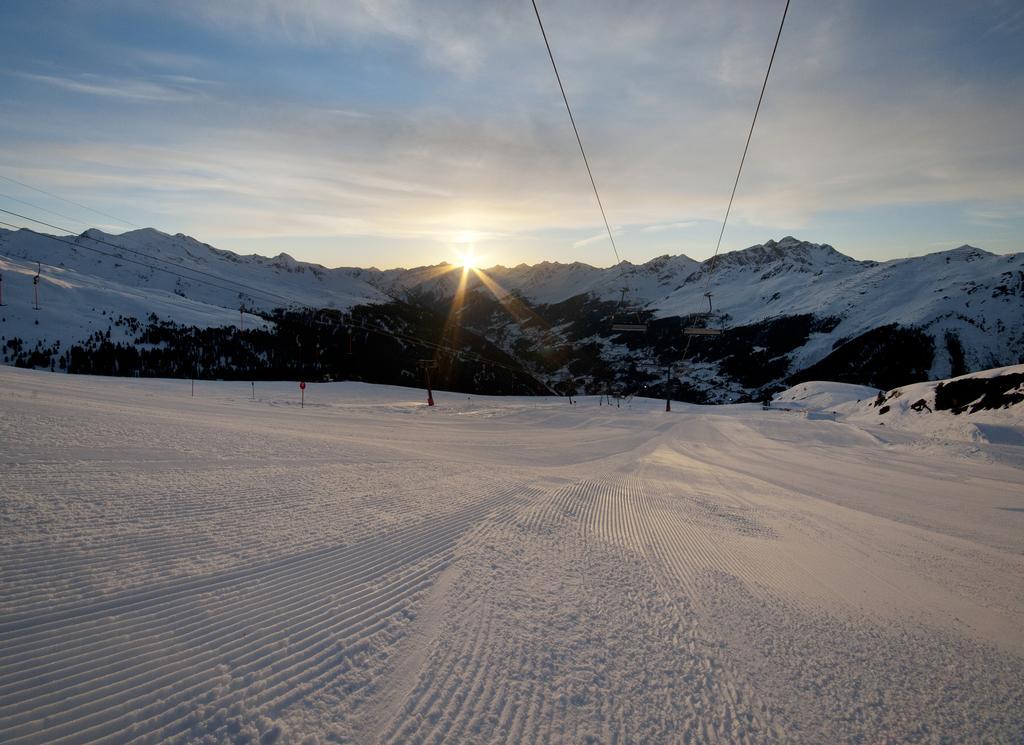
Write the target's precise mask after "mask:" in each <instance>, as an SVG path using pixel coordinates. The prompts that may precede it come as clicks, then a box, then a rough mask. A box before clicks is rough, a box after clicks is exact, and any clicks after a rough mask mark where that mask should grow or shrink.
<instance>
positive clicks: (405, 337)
mask: <svg viewBox="0 0 1024 745" xmlns="http://www.w3.org/2000/svg"><path fill="white" fill-rule="evenodd" d="M0 211H5V210H0ZM24 219H31V218H24ZM0 225H2V226H4V227H8V228H13V229H15V230H19V229H24V230H29V231H30V232H32V233H34V234H35V235H38V236H40V237H43V238H49V239H50V240H53V241H57V242H58V243H63V244H65V245H68V246H71V247H73V248H82V249H85V250H86V251H92V252H93V253H97V254H100V255H101V256H106V257H108V258H111V259H117V260H118V261H124V262H127V263H131V264H136V265H139V266H144V267H147V268H149V269H153V270H155V271H160V272H166V273H167V274H171V275H174V276H176V277H180V278H181V279H185V280H189V281H192V282H197V283H199V284H204V285H208V286H210V287H215V288H217V289H221V290H227V291H228V292H237V289H236V288H233V287H225V286H224V285H219V284H216V283H214V282H210V281H208V280H203V279H198V278H196V277H189V276H186V275H183V274H179V273H178V272H175V271H171V270H170V269H166V268H164V267H161V266H154V265H153V264H149V263H146V262H144V261H139V260H137V259H130V258H127V257H124V256H115V255H113V254H109V253H107V252H106V251H101V250H100V249H98V248H94V247H91V246H84V245H82V244H79V243H75V242H74V241H70V240H67V239H65V238H61V237H60V236H55V235H49V234H47V233H39V232H37V231H35V230H32V229H31V228H23V227H22V226H20V225H15V224H13V223H9V222H5V221H2V220H0ZM57 229H58V230H62V229H63V228H57ZM109 245H113V244H109ZM114 247H115V248H120V247H119V246H114ZM142 255H143V256H148V255H147V254H142ZM150 258H152V257H150ZM37 263H40V264H41V262H37ZM46 266H47V267H49V268H51V269H60V268H61V267H58V266H56V265H54V264H46ZM179 268H182V269H184V268H186V267H179ZM210 276H216V275H210ZM239 286H241V287H246V288H247V289H249V290H250V291H251V294H252V295H254V296H259V295H262V296H263V297H264V298H266V299H269V298H271V297H273V298H275V300H274V302H277V301H279V300H284V301H285V302H286V303H288V304H290V305H294V306H299V307H309V306H308V305H307V304H306V303H301V302H298V301H296V300H294V299H292V298H288V297H285V296H284V295H279V294H277V293H270V292H268V291H266V290H258V289H256V288H253V287H248V286H247V285H239ZM320 325H326V324H320ZM348 325H350V326H351V327H352V328H357V329H360V330H362V331H367V332H370V333H374V334H378V335H381V336H387V337H390V338H393V339H396V340H400V341H405V342H409V343H411V344H417V345H420V346H422V347H425V348H427V349H431V350H434V351H443V352H451V353H454V354H462V355H463V356H465V357H469V358H470V359H473V360H474V361H477V362H480V363H486V364H488V365H492V366H494V367H500V368H502V369H505V370H509V371H511V372H517V373H522V374H525V375H526V376H528V377H529V378H531V379H533V380H536V381H537V382H539V383H541V384H542V385H545V384H544V383H543V382H542V381H539V380H537V378H536V377H535V374H534V373H532V372H530V371H529V370H527V369H526V368H525V367H523V366H518V367H517V366H512V365H506V364H504V363H501V362H496V361H494V360H492V359H490V358H488V357H484V356H483V355H480V354H477V353H476V352H465V351H462V350H457V349H455V348H453V347H449V346H446V345H443V344H438V343H436V342H432V341H429V340H427V339H423V338H421V337H418V336H414V335H410V334H400V333H396V332H393V331H387V330H385V329H381V328H376V327H372V326H367V325H365V324H363V323H354V322H353V323H350V324H348ZM545 387H548V386H546V385H545ZM548 390H550V388H548Z"/></svg>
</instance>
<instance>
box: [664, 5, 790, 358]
mask: <svg viewBox="0 0 1024 745" xmlns="http://www.w3.org/2000/svg"><path fill="white" fill-rule="evenodd" d="M789 2H790V0H786V5H785V7H784V8H783V9H782V20H781V21H779V30H778V32H777V33H776V34H775V45H774V46H773V47H772V56H771V57H770V58H769V59H768V69H767V70H765V73H764V81H763V82H762V83H761V93H760V95H758V97H757V106H756V107H755V108H754V117H753V119H751V121H750V130H749V131H748V132H747V141H746V143H745V144H744V145H743V155H741V156H740V165H739V168H737V169H736V179H735V180H734V181H733V184H732V193H731V194H730V195H729V204H728V206H727V207H726V208H725V217H724V218H723V220H722V229H721V230H720V231H719V232H718V242H717V243H716V244H715V253H714V254H712V256H711V261H710V263H709V265H708V273H707V278H706V279H705V281H704V295H705V296H708V291H709V290H710V288H711V275H712V274H714V273H715V267H716V266H717V262H718V252H719V250H721V248H722V236H724V235H725V226H726V224H727V223H728V222H729V213H730V212H732V203H733V200H734V199H735V198H736V189H737V188H738V187H739V184H740V174H742V173H743V164H744V163H745V162H746V160H747V151H748V150H749V149H750V140H751V138H752V137H753V136H754V125H755V124H757V115H758V113H760V111H761V102H762V101H763V100H764V92H765V90H766V89H767V87H768V76H769V75H771V72H772V63H774V62H775V53H776V52H777V51H778V50H779V40H780V39H781V38H782V27H783V26H785V25H786V14H787V13H788V12H789ZM709 307H710V299H709ZM692 341H693V337H692V336H687V337H686V345H685V346H684V347H683V357H682V361H683V364H684V365H685V363H686V357H687V354H688V353H689V351H690V343H691V342H692Z"/></svg>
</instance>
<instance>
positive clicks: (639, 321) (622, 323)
mask: <svg viewBox="0 0 1024 745" xmlns="http://www.w3.org/2000/svg"><path fill="white" fill-rule="evenodd" d="M627 292H629V288H628V287H623V288H622V295H621V296H620V297H619V304H618V305H617V306H615V313H614V314H613V315H612V331H632V332H644V331H647V324H646V323H644V320H643V315H642V313H641V310H640V308H639V307H636V306H632V307H631V306H629V305H627V304H626V293H627Z"/></svg>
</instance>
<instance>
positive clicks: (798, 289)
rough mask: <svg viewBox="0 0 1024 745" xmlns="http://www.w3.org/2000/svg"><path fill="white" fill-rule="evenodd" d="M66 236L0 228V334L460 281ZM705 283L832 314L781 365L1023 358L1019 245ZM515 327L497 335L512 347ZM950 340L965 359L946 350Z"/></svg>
mask: <svg viewBox="0 0 1024 745" xmlns="http://www.w3.org/2000/svg"><path fill="white" fill-rule="evenodd" d="M61 241H64V242H61ZM61 241H55V240H54V239H53V238H52V237H46V236H42V235H39V234H36V233H33V232H31V231H27V230H21V231H16V232H12V231H7V230H0V273H3V274H4V276H5V280H6V281H5V285H4V299H5V302H6V303H7V307H5V308H3V309H2V312H0V318H2V319H3V320H2V321H0V335H2V336H5V337H7V338H10V337H20V338H21V339H23V340H24V341H25V342H26V347H27V348H29V349H31V348H32V347H34V346H35V344H36V343H37V342H43V345H44V346H48V345H51V344H53V343H55V342H57V341H60V342H61V344H62V345H63V347H64V348H67V347H69V346H71V345H72V344H75V343H81V342H82V341H84V340H85V339H86V338H87V337H88V336H90V335H91V334H92V333H94V332H96V331H100V332H105V331H106V329H107V328H108V326H109V325H110V318H111V317H114V318H116V317H118V316H119V315H124V316H131V317H134V318H137V319H139V320H141V321H144V320H145V319H146V318H148V316H149V314H150V313H156V314H157V316H158V317H159V318H160V319H161V320H170V321H176V322H178V323H182V324H187V325H192V324H196V325H211V326H212V325H216V326H226V325H231V324H233V323H235V322H236V321H237V317H238V316H237V313H238V308H239V307H240V305H244V306H245V307H247V308H251V309H263V310H269V309H272V308H274V307H282V306H286V305H294V304H299V305H305V306H309V307H316V308H336V309H339V310H347V309H349V308H351V307H353V306H357V305H364V304H377V303H387V302H390V301H391V300H393V299H395V298H399V299H404V300H412V301H416V300H423V299H426V300H430V299H434V300H437V301H438V302H443V301H447V300H448V299H449V298H451V297H452V296H453V295H454V294H455V292H456V290H457V288H458V286H459V284H460V280H461V279H462V272H461V271H460V270H458V269H457V268H455V267H451V266H448V265H437V266H427V267H418V268H414V269H408V270H406V269H389V270H386V271H381V270H378V269H357V268H349V267H340V268H334V269H328V268H326V267H323V266H320V265H317V264H310V263H306V262H301V261H296V260H295V259H294V258H292V257H290V256H288V255H287V254H280V255H278V256H276V257H274V258H266V257H262V256H255V255H253V256H240V255H238V254H235V253H232V252H230V251H223V250H220V249H217V248H214V247H212V246H209V245H207V244H205V243H201V242H199V241H197V240H195V239H193V238H190V237H188V236H184V235H180V234H179V235H167V234H165V233H161V232H159V231H156V230H153V229H143V230H136V231H131V232H128V233H124V234H122V235H117V236H114V235H108V234H105V233H102V232H100V231H98V230H92V231H88V232H87V233H85V234H83V235H82V236H65V237H62V238H61ZM68 242H70V243H72V244H74V245H68ZM114 246H123V247H124V249H123V250H119V249H117V248H114ZM90 249H96V250H98V251H100V252H101V253H102V254H116V256H113V257H112V256H109V255H108V256H104V255H101V253H97V252H96V250H90ZM145 257H156V260H157V264H158V265H159V266H162V267H167V268H170V269H172V270H174V271H177V272H179V273H181V274H183V275H185V276H186V277H192V278H193V279H184V278H182V277H176V276H174V275H172V274H168V273H167V272H164V271H156V270H154V269H151V268H148V267H146V266H141V265H139V264H137V263H132V261H136V260H138V261H143V262H146V263H153V261H152V260H151V259H149V258H145ZM37 261H41V262H43V263H44V271H43V273H42V282H41V287H40V300H41V305H42V307H43V311H42V313H41V314H40V313H37V312H35V311H33V310H32V303H31V298H32V294H31V289H32V288H31V286H30V284H26V282H30V281H31V275H34V274H35V268H36V263H35V262H37ZM705 269H706V264H704V265H702V264H701V263H699V262H697V261H694V260H693V259H690V258H689V257H686V256H682V255H680V256H661V257H658V258H655V259H652V260H651V261H648V262H646V263H644V264H641V265H633V264H630V263H628V262H623V263H622V264H620V265H617V266H612V267H607V268H598V267H593V266H589V265H587V264H583V263H579V262H577V263H572V264H559V263H555V262H542V263H539V264H536V265H533V266H529V265H526V264H521V265H519V266H515V267H504V266H496V267H491V268H490V269H488V270H486V272H487V274H488V276H489V277H491V278H492V280H493V281H490V282H488V283H484V282H482V281H481V280H480V279H479V278H478V277H477V276H476V275H475V274H473V273H470V274H469V275H467V277H466V279H467V287H468V290H469V291H470V292H480V293H484V294H486V295H487V296H490V295H491V293H498V294H501V293H502V292H503V291H504V292H506V293H517V294H520V295H522V296H523V297H525V298H526V299H528V300H529V301H531V302H532V303H534V304H538V303H539V304H555V303H560V302H562V301H565V300H568V299H569V298H572V297H576V296H579V295H581V294H583V293H589V294H590V295H591V296H593V297H596V298H599V299H602V300H605V301H610V302H617V301H619V299H620V297H621V295H620V293H621V289H622V288H623V286H625V287H626V288H627V289H628V294H627V298H626V302H627V304H629V305H630V306H634V305H635V306H638V307H642V308H644V309H646V310H649V311H651V312H652V313H653V315H654V316H655V317H657V318H664V317H668V316H676V315H678V316H683V317H687V316H689V315H691V314H693V313H695V312H699V311H703V310H705V309H706V302H707V301H706V299H705V298H704V295H703V293H704V288H705V281H706V279H707V276H706V274H705ZM193 270H197V271H199V272H203V273H204V274H196V271H193ZM210 283H213V285H211V284H210ZM238 283H241V284H238ZM241 285H244V286H241ZM248 288H251V289H248ZM710 289H711V292H712V294H713V302H714V308H715V310H716V312H719V313H722V314H725V315H726V318H725V319H724V323H723V325H724V326H725V328H726V329H729V328H734V327H738V326H743V325H747V324H754V323H760V322H763V321H767V320H772V319H778V318H780V317H786V316H793V315H799V314H812V315H814V316H815V317H817V318H818V319H835V325H834V327H829V330H828V331H822V332H816V333H812V334H810V337H809V338H808V339H806V340H803V339H796V340H794V343H795V348H794V349H792V351H791V352H787V354H789V355H790V357H791V359H790V363H791V364H790V372H791V373H792V372H797V371H800V370H803V369H805V368H807V367H808V366H810V365H812V364H814V363H816V362H819V361H820V360H822V359H823V358H824V357H826V356H827V355H828V354H830V353H831V352H832V351H833V350H834V349H836V348H837V347H839V346H841V345H842V344H843V343H845V342H846V341H849V340H850V339H853V338H856V337H857V336H859V335H860V334H863V333H865V332H867V331H870V330H872V329H876V328H879V327H882V326H886V325H889V324H899V325H901V326H903V327H907V328H911V327H913V328H919V329H921V330H922V331H924V332H926V333H927V334H929V335H930V336H931V337H932V339H933V340H934V343H935V354H934V356H933V362H932V366H931V369H930V370H929V371H928V377H930V378H932V379H937V378H943V377H948V376H949V375H950V374H952V371H953V370H954V369H960V367H961V365H962V367H963V369H967V370H979V369H985V368H989V367H993V366H997V365H1003V364H1009V363H1015V362H1019V361H1020V360H1021V355H1022V354H1024V302H1022V300H1021V299H1022V297H1024V253H1017V254H1007V255H996V254H991V253H988V252H986V251H983V250H981V249H979V248H974V247H971V246H961V247H959V248H956V249H952V250H950V251H943V252H939V253H935V254H930V255H928V256H922V257H915V258H908V259H899V260H894V261H888V262H881V263H879V262H874V261H856V260H854V259H852V258H850V257H848V256H844V255H843V254H842V253H840V252H838V251H836V250H835V249H834V248H832V247H831V246H829V245H827V244H816V243H808V242H804V241H799V240H796V239H795V238H792V237H788V236H787V237H785V238H782V239H781V240H779V241H768V242H766V243H764V244H761V245H756V246H751V247H749V248H746V249H743V250H740V251H732V252H728V253H725V254H723V255H721V256H720V257H719V258H718V260H717V262H716V269H715V272H714V274H713V276H712V281H711V287H710ZM510 320H511V319H510V318H509V317H507V316H505V315H501V316H500V317H499V318H498V319H497V324H498V326H497V327H492V328H491V329H489V330H488V331H487V333H489V334H492V335H495V336H500V335H501V334H503V333H504V332H503V330H502V329H504V328H508V327H509V326H510V324H509V323H508V322H509V321H510ZM253 321H254V322H255V317H253ZM515 336H516V335H515V334H510V335H509V336H508V338H507V339H506V342H508V344H509V345H511V343H512V341H513V340H514V338H515ZM954 336H955V338H956V339H955V343H954V344H953V346H952V347H951V346H950V339H951V338H952V337H954ZM581 341H585V340H581ZM592 341H593V340H592ZM601 343H602V345H603V346H606V347H607V346H609V345H610V344H611V342H610V341H609V340H603V341H602V342H601ZM957 346H958V347H959V348H960V349H961V350H962V357H963V359H962V360H956V361H955V360H954V357H956V356H957V355H956V354H954V351H953V349H954V348H955V347H957ZM505 348H506V351H509V352H514V349H513V348H512V347H511V346H506V347H505ZM620 349H621V350H622V351H623V353H624V352H625V351H626V350H625V348H624V347H620ZM788 349H789V347H787V350H788ZM608 356H609V357H610V358H614V356H615V355H614V353H612V354H609V355H608ZM712 373H713V371H712ZM740 392H742V391H738V392H737V393H740ZM747 393H750V392H747Z"/></svg>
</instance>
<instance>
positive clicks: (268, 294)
mask: <svg viewBox="0 0 1024 745" xmlns="http://www.w3.org/2000/svg"><path fill="white" fill-rule="evenodd" d="M0 212H3V213H6V214H8V215H13V216H14V217H19V218H21V219H22V220H28V221H30V222H34V223H37V224H39V225H45V226H46V227H48V228H53V229H54V230H60V231H62V232H64V233H68V234H73V233H74V231H73V230H69V229H68V228H64V227H61V226H60V225H53V224H52V223H48V222H45V221H43V220H37V219H36V218H34V217H28V216H27V215H22V214H19V213H17V212H11V211H10V210H5V209H3V208H2V207H0ZM32 232H33V233H36V235H47V234H46V233H37V232H36V231H34V230H33V231H32ZM83 235H84V234H83ZM48 237H50V238H54V237H56V236H48ZM85 238H86V240H90V241H93V242H95V243H101V244H103V245H105V246H110V247H111V248H114V249H117V250H118V251H127V252H128V253H131V254H135V255H136V256H142V257H143V258H146V259H149V260H150V261H159V262H161V263H162V264H168V265H170V266H173V267H175V268H176V269H180V270H182V271H186V272H194V273H195V274H200V275H202V276H204V277H212V278H213V279H216V280H218V281H222V282H230V283H231V284H233V285H237V286H238V287H241V288H243V289H245V290H248V291H250V292H251V293H255V294H258V295H263V296H264V297H276V298H277V299H278V300H285V301H288V302H291V300H290V299H289V298H287V297H285V296H284V295H278V294H277V293H276V292H270V291H268V290H257V289H256V288H255V287H250V286H249V285H246V284H244V283H242V282H236V281H235V280H233V279H224V278H223V277H219V276H218V275H216V274H212V273H211V272H204V271H203V270H202V269H193V268H192V267H189V266H182V265H181V264H178V263H176V262H174V261H171V260H169V259H164V258H161V257H159V256H153V255H152V254H147V253H145V252H143V251H137V250H135V249H133V248H128V247H126V246H119V245H118V244H116V243H111V242H110V241H106V240H103V239H102V238H96V237H94V236H91V235H90V236H85ZM63 242H65V243H66V242H67V241H63ZM72 245H75V246H78V247H80V248H86V249H88V247H87V246H83V245H82V244H80V243H77V242H76V243H74V244H72ZM98 253H102V252H98ZM103 255H104V256H110V254H106V253H104V254H103ZM113 258H117V259H123V258H124V257H122V256H115V257H113ZM126 260H127V259H126ZM134 263H139V262H134ZM150 268H151V269H156V270H157V271H164V272H168V274H174V275H176V276H178V277H181V278H182V279H188V280H191V281H193V282H203V280H201V279H197V278H195V277H187V276H185V275H183V274H178V272H171V271H168V270H167V269H163V268H162V267H152V266H151V267H150ZM206 284H210V283H209V282H207V283H206ZM214 286H215V287H219V288H220V289H222V290H224V289H227V290H229V291H231V292H237V290H232V289H231V288H226V287H224V286H223V285H214ZM300 304H301V303H300Z"/></svg>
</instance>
